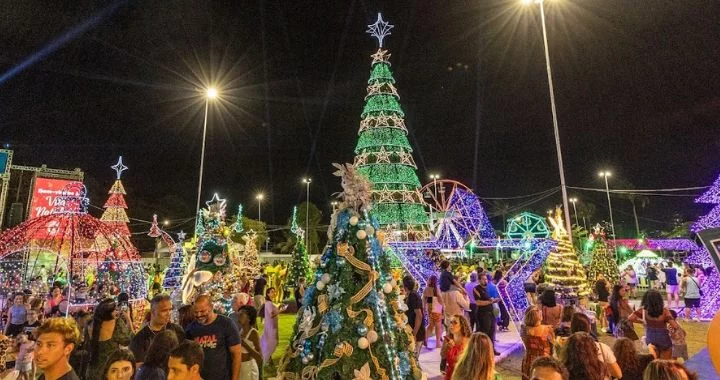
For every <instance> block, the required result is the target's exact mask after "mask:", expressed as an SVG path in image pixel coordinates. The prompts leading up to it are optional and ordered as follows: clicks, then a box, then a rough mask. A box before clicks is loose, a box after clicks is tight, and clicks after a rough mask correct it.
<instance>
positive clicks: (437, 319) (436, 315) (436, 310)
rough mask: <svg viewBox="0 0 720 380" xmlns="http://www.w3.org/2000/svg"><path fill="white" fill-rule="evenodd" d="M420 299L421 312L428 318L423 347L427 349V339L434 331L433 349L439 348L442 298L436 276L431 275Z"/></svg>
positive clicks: (440, 343)
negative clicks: (421, 304)
mask: <svg viewBox="0 0 720 380" xmlns="http://www.w3.org/2000/svg"><path fill="white" fill-rule="evenodd" d="M422 299H423V310H425V313H426V314H427V316H428V325H427V330H426V331H425V347H428V344H427V337H429V336H430V334H431V333H432V331H433V330H435V348H438V347H441V345H442V333H443V324H442V317H443V303H442V298H440V288H438V278H437V276H436V275H434V274H433V275H431V276H430V278H429V279H428V283H427V286H425V290H423V294H422ZM428 348H430V347H428Z"/></svg>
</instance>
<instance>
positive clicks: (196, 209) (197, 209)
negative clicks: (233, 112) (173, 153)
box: [195, 98, 210, 224]
mask: <svg viewBox="0 0 720 380" xmlns="http://www.w3.org/2000/svg"><path fill="white" fill-rule="evenodd" d="M209 105H210V99H208V98H205V120H204V121H203V135H202V148H201V150H200V179H199V180H198V194H197V205H196V206H195V215H196V216H195V224H197V213H198V211H200V198H201V197H202V182H203V167H204V166H205V137H206V136H207V122H208V106H209Z"/></svg>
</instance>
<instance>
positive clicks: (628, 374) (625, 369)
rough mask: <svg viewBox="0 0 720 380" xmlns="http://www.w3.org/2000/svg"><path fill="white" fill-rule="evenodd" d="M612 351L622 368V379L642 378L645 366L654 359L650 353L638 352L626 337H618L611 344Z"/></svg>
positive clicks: (636, 379) (638, 379)
mask: <svg viewBox="0 0 720 380" xmlns="http://www.w3.org/2000/svg"><path fill="white" fill-rule="evenodd" d="M613 353H614V354H615V359H617V363H618V365H619V366H620V368H622V379H623V380H642V378H643V372H644V371H645V367H647V365H648V364H650V362H651V361H653V359H655V357H654V356H652V354H640V353H638V352H637V350H636V349H635V344H634V343H633V341H632V340H630V339H628V338H619V339H618V340H616V341H615V344H614V345H613Z"/></svg>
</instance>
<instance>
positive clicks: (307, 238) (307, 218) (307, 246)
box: [303, 177, 312, 252]
mask: <svg viewBox="0 0 720 380" xmlns="http://www.w3.org/2000/svg"><path fill="white" fill-rule="evenodd" d="M303 182H304V183H305V184H306V185H307V195H306V197H305V249H307V250H308V252H310V182H312V178H310V177H306V178H303Z"/></svg>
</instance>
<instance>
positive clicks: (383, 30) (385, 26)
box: [366, 12, 395, 48]
mask: <svg viewBox="0 0 720 380" xmlns="http://www.w3.org/2000/svg"><path fill="white" fill-rule="evenodd" d="M394 27H395V25H390V23H389V22H387V21H385V20H383V18H382V13H379V12H378V18H377V21H375V23H374V24H370V25H368V30H367V31H366V32H367V33H368V34H370V35H371V36H373V37H375V38H377V40H378V45H379V46H378V47H380V48H382V47H383V40H384V39H385V36H389V35H390V34H391V33H390V29H392V28H394Z"/></svg>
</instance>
